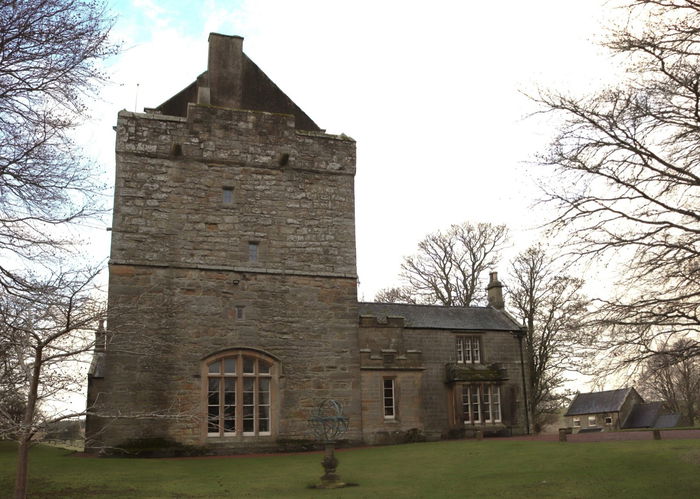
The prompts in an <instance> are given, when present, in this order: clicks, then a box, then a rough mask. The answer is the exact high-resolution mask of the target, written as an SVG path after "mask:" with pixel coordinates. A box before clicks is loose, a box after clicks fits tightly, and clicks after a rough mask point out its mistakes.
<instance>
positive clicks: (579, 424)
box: [574, 418, 581, 426]
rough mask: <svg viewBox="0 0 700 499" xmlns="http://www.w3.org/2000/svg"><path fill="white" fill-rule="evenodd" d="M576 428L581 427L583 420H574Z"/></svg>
mask: <svg viewBox="0 0 700 499" xmlns="http://www.w3.org/2000/svg"><path fill="white" fill-rule="evenodd" d="M574 426H581V418H574Z"/></svg>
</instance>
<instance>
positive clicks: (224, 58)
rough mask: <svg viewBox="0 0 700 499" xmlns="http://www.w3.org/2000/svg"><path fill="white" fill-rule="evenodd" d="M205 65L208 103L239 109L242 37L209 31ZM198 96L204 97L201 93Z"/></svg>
mask: <svg viewBox="0 0 700 499" xmlns="http://www.w3.org/2000/svg"><path fill="white" fill-rule="evenodd" d="M207 66H208V67H207V75H208V80H209V81H208V84H209V104H211V105H212V106H219V107H228V108H232V109H239V108H240V107H241V102H242V96H243V38H242V37H240V36H227V35H221V34H219V33H210V34H209V61H208V64H207ZM199 97H200V99H202V100H203V101H204V100H205V99H206V98H205V96H204V95H201V93H200V96H199ZM203 103H204V102H203Z"/></svg>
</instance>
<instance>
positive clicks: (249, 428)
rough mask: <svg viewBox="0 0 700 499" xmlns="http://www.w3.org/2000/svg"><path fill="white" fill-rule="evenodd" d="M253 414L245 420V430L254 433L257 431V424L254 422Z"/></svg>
mask: <svg viewBox="0 0 700 499" xmlns="http://www.w3.org/2000/svg"><path fill="white" fill-rule="evenodd" d="M253 423H254V421H253V416H250V417H249V418H247V419H244V420H243V431H244V432H246V433H252V432H254V431H255V425H254V424H253Z"/></svg>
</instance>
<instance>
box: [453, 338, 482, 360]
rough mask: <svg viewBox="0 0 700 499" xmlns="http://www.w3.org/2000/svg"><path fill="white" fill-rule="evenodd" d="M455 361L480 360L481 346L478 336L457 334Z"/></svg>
mask: <svg viewBox="0 0 700 499" xmlns="http://www.w3.org/2000/svg"><path fill="white" fill-rule="evenodd" d="M457 362H458V363H460V364H478V363H480V362H481V346H480V344H479V337H478V336H457Z"/></svg>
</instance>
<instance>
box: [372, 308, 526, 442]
mask: <svg viewBox="0 0 700 499" xmlns="http://www.w3.org/2000/svg"><path fill="white" fill-rule="evenodd" d="M458 335H474V336H479V337H480V338H481V362H480V363H479V364H478V365H476V369H478V370H479V372H484V373H488V374H489V375H491V374H492V373H493V372H497V373H498V379H499V381H498V384H499V385H500V387H501V389H500V393H501V415H502V423H500V424H485V425H480V426H479V427H478V428H476V427H475V428H471V427H469V428H466V429H467V430H469V431H472V432H473V430H476V429H483V430H484V431H487V432H492V433H504V434H510V433H512V434H523V433H525V431H526V429H525V406H524V402H523V391H522V371H521V364H520V352H519V348H518V340H517V338H516V337H515V336H514V335H513V334H512V333H511V332H508V331H470V330H450V329H422V328H412V327H405V325H404V320H403V319H402V318H400V317H387V318H385V320H384V321H383V322H380V321H378V320H377V318H375V317H370V316H367V317H365V316H363V317H361V318H360V329H359V344H360V361H361V366H362V367H361V368H362V371H363V372H362V385H363V396H362V401H363V406H362V410H363V430H364V434H365V440H366V441H368V442H381V441H382V439H384V438H385V437H386V435H385V432H387V431H391V430H390V429H389V428H388V427H389V426H391V425H395V426H396V430H397V431H407V430H410V429H411V428H417V429H418V430H420V432H421V435H422V436H423V437H425V438H426V439H429V440H437V439H440V438H448V437H450V436H460V435H463V434H465V430H464V429H465V426H464V425H463V424H462V423H461V422H459V421H458V412H459V411H460V410H461V409H460V408H459V407H458V403H457V402H458V400H457V399H459V397H460V396H461V392H460V393H455V390H458V383H456V382H454V381H452V380H450V379H448V376H447V370H448V366H454V365H455V364H456V348H455V342H456V336H458ZM493 365H495V366H494V367H493V368H490V366H493ZM388 376H395V377H396V380H397V385H398V387H399V390H402V400H401V404H410V403H412V404H413V407H414V408H415V409H416V410H417V411H418V412H416V413H414V412H412V411H413V409H410V410H409V411H408V414H409V415H410V416H409V417H407V418H406V420H402V421H399V422H384V421H383V418H382V405H381V399H380V398H379V395H380V394H379V393H378V392H377V390H376V389H375V387H377V386H380V383H381V379H382V378H383V377H388ZM404 385H405V388H404ZM404 390H405V391H404ZM411 398H412V399H413V400H412V401H411V402H409V400H411ZM402 407H403V406H402ZM400 410H401V409H400ZM404 410H406V409H404ZM469 431H467V433H469Z"/></svg>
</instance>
